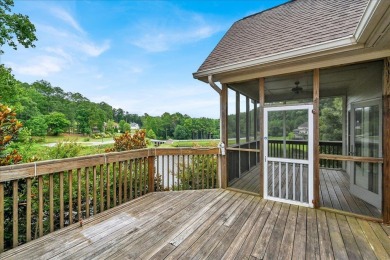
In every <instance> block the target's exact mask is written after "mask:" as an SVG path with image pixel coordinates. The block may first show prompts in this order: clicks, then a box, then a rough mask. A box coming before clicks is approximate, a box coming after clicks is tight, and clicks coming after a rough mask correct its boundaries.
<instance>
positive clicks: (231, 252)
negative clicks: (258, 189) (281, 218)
mask: <svg viewBox="0 0 390 260" xmlns="http://www.w3.org/2000/svg"><path fill="white" fill-rule="evenodd" d="M266 203H267V201H266V200H260V202H259V204H258V205H257V207H256V209H255V210H254V211H253V213H252V214H251V216H250V217H249V219H248V220H247V221H246V222H245V224H244V226H243V227H242V229H241V230H240V231H239V233H238V235H237V236H236V237H235V238H234V240H233V241H232V242H231V243H230V244H229V243H226V244H225V243H221V244H220V245H219V246H218V247H217V248H216V249H214V250H213V252H212V254H211V255H210V256H209V257H208V258H209V259H234V258H235V257H236V255H237V254H238V252H239V250H240V249H241V247H242V245H243V244H244V243H245V240H246V239H247V237H248V236H249V233H250V232H251V230H252V229H253V228H255V226H256V223H257V220H258V218H259V216H260V213H261V212H262V211H263V209H264V206H265V204H266ZM226 247H227V249H226V250H225V248H226ZM221 251H222V252H221ZM220 253H223V254H222V255H220ZM212 256H215V258H214V257H212ZM219 256H221V257H219Z"/></svg>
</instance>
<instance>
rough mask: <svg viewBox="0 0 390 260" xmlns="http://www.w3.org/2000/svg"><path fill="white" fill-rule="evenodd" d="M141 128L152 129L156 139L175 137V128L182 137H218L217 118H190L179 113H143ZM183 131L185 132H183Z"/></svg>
mask: <svg viewBox="0 0 390 260" xmlns="http://www.w3.org/2000/svg"><path fill="white" fill-rule="evenodd" d="M142 125H143V128H145V129H147V130H150V129H152V130H153V131H154V132H155V133H156V137H157V139H169V138H170V137H175V138H176V136H175V130H176V127H177V126H179V125H180V126H181V127H179V132H178V133H177V134H178V136H180V137H181V138H182V139H183V136H186V137H184V139H211V138H218V137H219V120H218V119H211V118H205V117H202V118H191V117H189V116H188V115H182V114H180V113H175V114H169V113H164V114H162V115H161V116H156V117H153V116H149V115H148V114H145V115H144V116H143V121H142ZM184 132H185V133H184Z"/></svg>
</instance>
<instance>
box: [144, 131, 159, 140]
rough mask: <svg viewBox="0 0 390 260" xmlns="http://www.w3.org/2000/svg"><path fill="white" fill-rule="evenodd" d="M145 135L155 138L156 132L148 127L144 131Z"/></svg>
mask: <svg viewBox="0 0 390 260" xmlns="http://www.w3.org/2000/svg"><path fill="white" fill-rule="evenodd" d="M146 137H148V138H150V139H157V136H156V133H155V132H153V130H152V129H149V131H148V132H147V133H146Z"/></svg>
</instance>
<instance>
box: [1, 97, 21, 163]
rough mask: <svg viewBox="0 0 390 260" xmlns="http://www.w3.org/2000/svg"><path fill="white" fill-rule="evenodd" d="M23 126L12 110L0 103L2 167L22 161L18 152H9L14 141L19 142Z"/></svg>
mask: <svg viewBox="0 0 390 260" xmlns="http://www.w3.org/2000/svg"><path fill="white" fill-rule="evenodd" d="M21 127H22V124H21V123H20V122H19V121H18V120H17V119H16V113H15V112H13V111H12V109H11V108H10V107H8V106H6V105H4V104H2V103H0V166H2V165H9V164H16V163H18V162H20V161H21V160H22V157H21V156H20V154H19V153H18V151H17V150H13V151H7V147H8V146H9V145H10V144H11V143H12V141H15V140H17V137H18V133H19V130H20V128H21Z"/></svg>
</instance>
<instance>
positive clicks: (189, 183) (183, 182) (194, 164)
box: [178, 155, 218, 190]
mask: <svg viewBox="0 0 390 260" xmlns="http://www.w3.org/2000/svg"><path fill="white" fill-rule="evenodd" d="M217 161H218V160H217V158H216V156H215V155H200V156H193V157H192V158H191V161H190V162H187V163H186V164H187V165H189V167H183V166H184V165H183V163H181V166H180V168H184V172H182V173H180V174H178V178H179V180H180V182H179V183H180V188H178V189H179V190H194V189H206V188H207V189H209V188H210V189H213V188H217V187H218V177H217V176H218V164H217Z"/></svg>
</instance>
